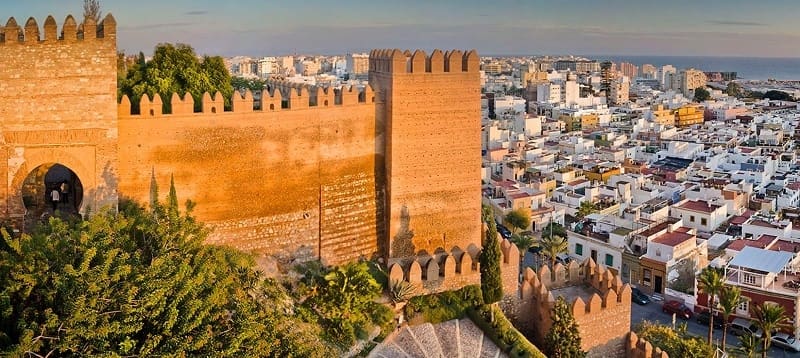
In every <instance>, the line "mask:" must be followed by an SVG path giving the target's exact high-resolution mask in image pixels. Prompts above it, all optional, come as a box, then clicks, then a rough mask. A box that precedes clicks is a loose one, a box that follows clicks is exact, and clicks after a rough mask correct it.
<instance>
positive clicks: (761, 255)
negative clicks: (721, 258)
mask: <svg viewBox="0 0 800 358" xmlns="http://www.w3.org/2000/svg"><path fill="white" fill-rule="evenodd" d="M793 256H794V254H793V253H791V252H786V251H772V250H765V249H757V248H755V247H749V246H748V247H745V248H744V249H743V250H742V251H741V252H740V253H739V254H738V255H736V256H735V257H734V258H733V260H731V262H730V263H729V264H728V266H738V267H742V268H746V269H751V270H757V271H762V272H771V273H780V272H781V271H783V269H784V267H786V265H787V264H788V263H789V261H791V260H792V257H793Z"/></svg>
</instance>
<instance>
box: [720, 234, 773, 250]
mask: <svg viewBox="0 0 800 358" xmlns="http://www.w3.org/2000/svg"><path fill="white" fill-rule="evenodd" d="M777 239H778V238H777V237H776V236H774V235H761V236H759V237H758V239H757V240H749V239H739V240H734V241H733V242H731V243H730V244H729V245H728V247H727V249H730V250H733V251H742V249H744V248H745V247H748V246H749V247H755V248H759V249H766V248H767V247H770V246H771V245H772V244H773V243H774V242H775V240H777Z"/></svg>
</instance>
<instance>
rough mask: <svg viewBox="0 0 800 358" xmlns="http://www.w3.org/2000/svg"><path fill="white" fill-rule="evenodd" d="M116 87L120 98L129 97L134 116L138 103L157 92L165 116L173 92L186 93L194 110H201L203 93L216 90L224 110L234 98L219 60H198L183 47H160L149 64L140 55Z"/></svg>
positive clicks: (194, 54) (160, 45) (162, 45)
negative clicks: (221, 98)
mask: <svg viewBox="0 0 800 358" xmlns="http://www.w3.org/2000/svg"><path fill="white" fill-rule="evenodd" d="M117 87H118V96H119V97H122V95H127V96H128V97H129V98H130V100H131V108H132V109H133V111H134V113H138V110H139V101H140V100H141V98H142V96H143V95H145V94H147V95H148V96H149V97H150V99H152V98H153V96H154V95H155V94H156V93H158V94H159V96H161V100H162V101H163V102H164V110H165V112H166V113H169V112H171V105H170V101H171V99H172V94H173V93H177V94H178V95H179V96H181V97H183V96H184V94H186V93H189V94H190V95H191V96H192V99H194V109H195V111H199V110H200V109H201V108H202V98H203V94H204V93H205V92H208V93H209V94H211V95H212V96H213V95H214V94H215V93H216V92H218V91H219V92H220V93H221V94H222V96H223V98H224V101H225V108H230V107H231V96H232V95H233V86H232V85H231V76H230V74H229V73H228V69H227V68H226V67H225V63H224V61H223V59H222V57H219V56H213V57H211V56H204V57H203V58H202V59H201V58H199V57H198V56H197V54H196V53H195V51H194V49H193V48H192V47H191V46H189V45H185V44H174V45H173V44H168V43H163V44H159V45H158V46H156V48H155V51H154V52H153V58H152V59H151V60H150V61H146V59H145V57H144V54H141V53H140V54H139V57H138V58H137V60H136V61H135V62H134V63H133V64H132V65H131V66H129V68H128V71H127V73H126V74H125V76H124V77H121V78H118V84H117Z"/></svg>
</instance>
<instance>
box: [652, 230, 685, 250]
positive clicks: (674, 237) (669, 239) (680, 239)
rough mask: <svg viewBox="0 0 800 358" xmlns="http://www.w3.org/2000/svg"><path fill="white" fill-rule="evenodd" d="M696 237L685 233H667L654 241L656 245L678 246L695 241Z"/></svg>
mask: <svg viewBox="0 0 800 358" xmlns="http://www.w3.org/2000/svg"><path fill="white" fill-rule="evenodd" d="M694 238H695V236H694V235H692V234H687V233H685V232H677V231H673V232H668V233H665V234H663V235H661V236H659V237H657V238H655V239H654V240H653V242H654V243H657V244H662V245H667V246H672V247H675V246H678V245H680V244H682V243H684V242H686V241H688V240H694Z"/></svg>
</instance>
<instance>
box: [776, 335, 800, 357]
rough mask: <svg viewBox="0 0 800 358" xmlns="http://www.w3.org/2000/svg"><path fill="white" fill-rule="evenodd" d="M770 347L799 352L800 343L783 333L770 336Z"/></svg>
mask: <svg viewBox="0 0 800 358" xmlns="http://www.w3.org/2000/svg"><path fill="white" fill-rule="evenodd" d="M772 345H773V346H778V347H781V348H783V349H788V350H790V351H794V352H800V341H798V340H797V339H795V338H794V337H793V336H790V335H788V334H786V333H783V332H777V333H774V334H773V335H772Z"/></svg>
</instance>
